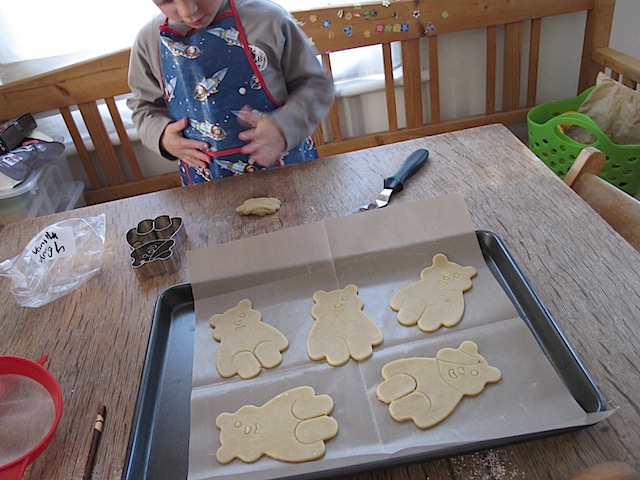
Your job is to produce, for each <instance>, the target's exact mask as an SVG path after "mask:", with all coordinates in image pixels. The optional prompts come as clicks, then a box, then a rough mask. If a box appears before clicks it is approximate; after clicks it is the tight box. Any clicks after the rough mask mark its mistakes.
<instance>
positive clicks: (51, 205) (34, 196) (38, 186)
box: [0, 156, 85, 225]
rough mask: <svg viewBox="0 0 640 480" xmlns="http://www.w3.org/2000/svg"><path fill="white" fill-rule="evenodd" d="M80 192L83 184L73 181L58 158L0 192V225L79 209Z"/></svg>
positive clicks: (80, 204)
mask: <svg viewBox="0 0 640 480" xmlns="http://www.w3.org/2000/svg"><path fill="white" fill-rule="evenodd" d="M83 192H84V183H82V182H80V181H74V180H73V178H72V176H71V171H70V170H69V165H68V164H67V159H66V158H65V157H64V156H61V157H59V158H57V159H56V160H53V161H50V162H49V163H47V164H46V165H45V166H44V167H42V168H40V169H38V170H35V171H33V172H31V174H30V175H29V176H28V177H27V179H26V180H24V181H23V182H22V183H20V184H18V185H16V186H15V187H13V188H9V189H3V190H0V225H6V224H8V223H12V222H16V221H18V220H23V219H25V218H32V217H40V216H42V215H49V214H51V213H56V212H63V211H66V210H71V209H74V208H77V207H82V206H84V205H85V202H84V196H83Z"/></svg>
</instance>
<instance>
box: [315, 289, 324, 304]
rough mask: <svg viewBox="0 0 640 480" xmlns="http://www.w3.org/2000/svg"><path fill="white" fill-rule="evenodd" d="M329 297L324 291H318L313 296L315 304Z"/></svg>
mask: <svg viewBox="0 0 640 480" xmlns="http://www.w3.org/2000/svg"><path fill="white" fill-rule="evenodd" d="M326 296H327V292H325V291H324V290H318V291H316V292H315V293H314V294H313V301H314V302H315V303H320V302H321V301H322V300H323V298H324V297H326Z"/></svg>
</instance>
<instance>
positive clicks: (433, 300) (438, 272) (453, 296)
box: [390, 253, 477, 332]
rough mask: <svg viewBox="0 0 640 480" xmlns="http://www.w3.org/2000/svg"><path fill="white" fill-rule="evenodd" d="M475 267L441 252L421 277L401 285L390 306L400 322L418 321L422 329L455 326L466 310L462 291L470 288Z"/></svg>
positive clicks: (432, 330)
mask: <svg viewBox="0 0 640 480" xmlns="http://www.w3.org/2000/svg"><path fill="white" fill-rule="evenodd" d="M476 273H477V272H476V269H475V268H473V267H461V266H460V265H458V264H457V263H453V262H450V261H449V260H448V259H447V257H446V256H445V255H443V254H441V253H438V254H437V255H435V256H434V257H433V264H432V265H431V266H430V267H427V268H425V269H424V270H422V272H421V273H420V280H419V281H417V282H414V283H411V284H410V285H407V286H406V287H403V288H402V289H400V290H399V291H398V292H397V293H396V294H395V295H394V296H393V297H392V298H391V302H390V305H391V309H392V310H394V311H395V312H398V315H397V318H398V322H400V323H401V324H402V325H405V326H412V325H415V324H418V327H419V328H420V330H422V331H423V332H434V331H436V330H438V329H439V328H440V327H441V326H445V327H453V326H454V325H457V324H458V322H460V320H461V319H462V315H463V313H464V297H463V293H464V292H466V291H467V290H469V289H470V288H471V279H472V278H473V277H475V275H476Z"/></svg>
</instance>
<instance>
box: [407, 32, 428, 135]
mask: <svg viewBox="0 0 640 480" xmlns="http://www.w3.org/2000/svg"><path fill="white" fill-rule="evenodd" d="M402 78H403V80H404V105H405V114H406V117H407V128H417V127H420V126H422V125H423V124H424V118H423V114H422V79H421V76H420V41H419V40H418V39H414V40H405V41H403V42H402Z"/></svg>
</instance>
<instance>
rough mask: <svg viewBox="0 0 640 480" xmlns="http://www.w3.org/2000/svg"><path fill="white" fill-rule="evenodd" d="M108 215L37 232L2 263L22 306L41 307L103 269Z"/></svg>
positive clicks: (0, 268)
mask: <svg viewBox="0 0 640 480" xmlns="http://www.w3.org/2000/svg"><path fill="white" fill-rule="evenodd" d="M105 229H106V216H105V215H104V214H102V215H98V216H96V217H90V218H70V219H67V220H62V221H60V222H58V223H54V224H52V225H49V226H48V227H47V228H45V229H44V230H42V231H41V232H40V233H38V234H37V235H36V236H35V237H33V238H32V239H31V241H30V242H29V243H28V244H27V246H26V247H25V248H24V250H23V251H22V253H21V254H20V255H18V256H17V257H15V258H13V259H10V260H5V261H4V262H2V263H0V275H3V276H7V277H11V288H10V291H11V293H12V295H13V296H14V298H15V299H16V301H17V302H18V303H19V304H20V305H22V306H23V307H34V308H35V307H40V306H42V305H45V304H47V303H49V302H52V301H53V300H56V299H58V298H60V297H62V296H64V295H66V294H68V293H70V292H72V291H73V290H75V289H77V288H78V287H80V286H81V285H83V284H84V283H85V282H86V281H87V280H89V279H90V278H91V277H93V276H94V275H95V274H96V273H98V272H99V271H100V267H101V265H102V254H103V252H104V241H105Z"/></svg>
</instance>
